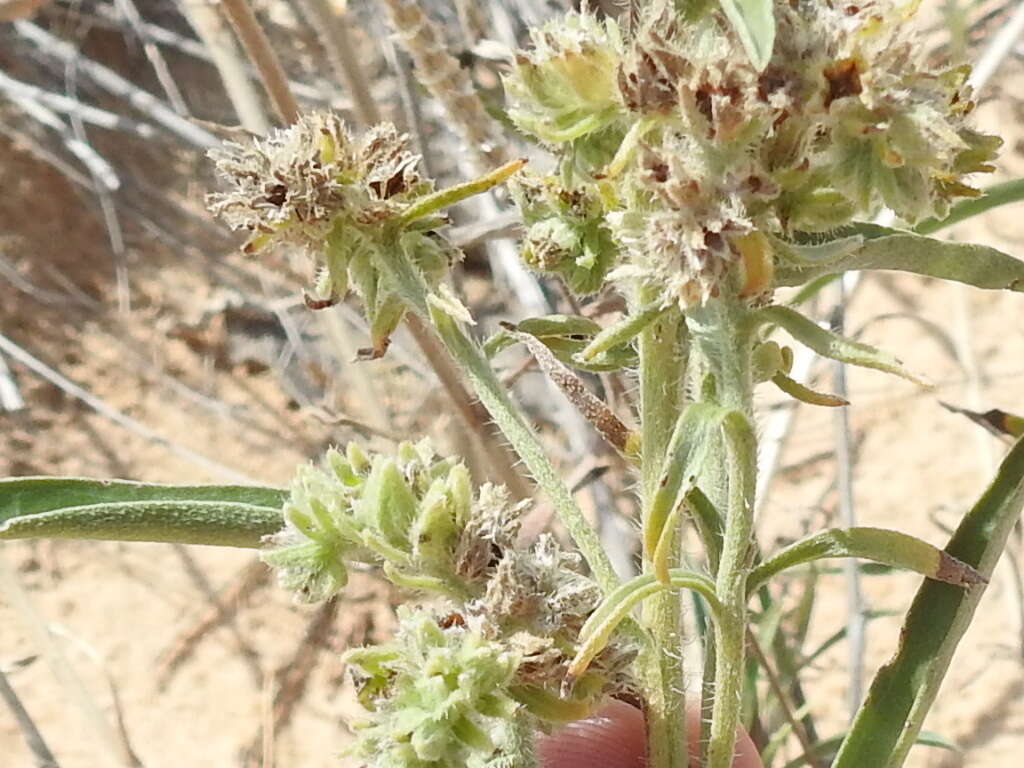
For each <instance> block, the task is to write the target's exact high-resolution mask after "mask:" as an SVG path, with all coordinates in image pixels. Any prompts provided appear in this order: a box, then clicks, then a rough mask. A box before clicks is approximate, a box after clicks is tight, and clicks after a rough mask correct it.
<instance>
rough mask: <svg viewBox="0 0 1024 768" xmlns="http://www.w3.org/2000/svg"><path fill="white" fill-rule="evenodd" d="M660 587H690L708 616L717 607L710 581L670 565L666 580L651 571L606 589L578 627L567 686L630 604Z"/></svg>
mask: <svg viewBox="0 0 1024 768" xmlns="http://www.w3.org/2000/svg"><path fill="white" fill-rule="evenodd" d="M663 589H692V590H694V591H695V592H697V593H698V594H699V595H700V596H701V597H703V598H704V599H705V600H706V601H707V604H708V606H709V608H710V609H711V615H712V617H714V616H716V615H717V614H718V613H719V611H720V603H719V601H718V597H717V596H716V595H715V585H714V582H712V581H711V579H709V578H708V577H707V576H704V575H702V574H699V573H696V572H695V571H690V570H687V569H685V568H673V569H672V570H670V571H669V580H668V583H663V582H661V581H659V580H658V578H657V577H656V576H655V575H654V574H653V573H645V574H643V575H641V576H637V577H635V578H632V579H630V580H629V581H627V582H625V583H624V584H621V585H619V587H618V588H616V589H615V590H614V591H612V592H611V593H609V594H608V596H607V597H605V599H604V600H602V601H601V604H600V605H599V606H597V608H596V609H595V610H594V612H593V613H592V614H591V615H590V618H588V619H587V622H586V623H585V624H584V625H583V628H582V629H581V630H580V635H579V640H580V647H579V650H578V651H577V652H576V656H575V658H573V660H572V663H571V664H570V665H569V669H568V671H567V673H566V685H567V686H568V687H570V688H571V686H572V684H573V681H575V680H576V679H578V678H579V677H580V675H582V674H583V673H584V672H585V671H586V669H587V666H588V665H589V664H590V662H591V661H593V659H594V657H595V656H597V654H599V653H600V652H601V651H602V650H604V648H605V646H606V645H608V639H609V638H610V637H611V636H612V633H613V632H614V631H615V629H616V628H617V627H618V626H619V624H621V623H622V621H623V620H624V619H625V618H626V617H627V616H629V614H630V612H631V611H632V610H633V608H634V607H635V606H636V605H637V604H639V603H640V602H641V601H642V600H645V599H646V598H648V597H651V596H652V595H656V594H658V593H659V592H661V591H662V590H663Z"/></svg>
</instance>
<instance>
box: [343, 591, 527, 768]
mask: <svg viewBox="0 0 1024 768" xmlns="http://www.w3.org/2000/svg"><path fill="white" fill-rule="evenodd" d="M399 620H400V630H399V633H398V636H397V637H396V638H395V640H394V641H393V642H392V643H390V644H388V645H383V646H377V647H373V648H360V649H357V650H354V651H350V652H349V653H348V654H346V661H347V662H348V663H349V664H351V665H353V666H354V667H355V668H356V669H357V680H358V681H359V687H360V699H361V700H362V701H363V704H364V706H366V707H367V708H368V709H369V710H370V711H371V712H372V713H373V718H372V719H371V720H369V721H367V722H366V723H364V724H362V725H361V727H360V725H357V726H356V733H357V736H358V738H357V740H356V742H355V744H354V746H353V749H352V751H353V752H354V753H355V754H356V755H357V756H358V757H360V758H362V759H365V760H368V761H370V762H371V763H372V764H373V765H374V766H377V768H447V767H448V766H452V767H453V768H454V766H460V767H461V766H485V765H486V764H487V762H488V760H489V759H490V758H491V757H492V755H493V754H494V752H495V751H496V750H497V749H499V748H501V747H503V746H504V745H505V744H506V742H508V741H509V740H510V738H511V737H512V734H511V733H509V731H510V729H511V728H512V727H513V722H514V718H515V715H516V712H517V710H519V708H520V705H519V703H518V702H516V701H515V700H514V699H513V698H512V697H511V696H509V694H508V688H509V685H510V684H511V682H512V680H513V677H514V675H515V671H516V668H517V667H518V666H519V663H520V658H519V657H518V656H517V654H516V653H515V651H514V650H512V649H510V648H509V647H508V646H507V645H505V644H503V643H500V642H497V641H494V640H489V639H487V638H486V637H484V636H483V635H482V634H481V633H480V632H478V631H475V630H472V629H470V628H468V627H466V626H465V621H464V620H462V619H458V620H456V619H449V620H447V621H444V620H442V621H441V622H440V623H439V622H438V620H436V619H435V618H434V617H432V616H430V615H429V614H427V613H425V612H413V611H410V610H408V609H399Z"/></svg>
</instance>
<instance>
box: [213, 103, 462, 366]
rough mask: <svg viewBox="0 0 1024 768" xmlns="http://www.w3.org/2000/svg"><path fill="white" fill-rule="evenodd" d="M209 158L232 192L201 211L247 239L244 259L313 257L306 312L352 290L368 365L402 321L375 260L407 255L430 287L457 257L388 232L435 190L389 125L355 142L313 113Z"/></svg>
mask: <svg viewBox="0 0 1024 768" xmlns="http://www.w3.org/2000/svg"><path fill="white" fill-rule="evenodd" d="M210 155H211V157H212V158H213V159H214V160H215V161H216V165H217V171H218V173H219V175H220V176H221V177H222V178H223V179H224V180H225V181H227V182H228V184H229V185H230V189H229V190H228V191H226V192H219V193H215V194H212V195H210V196H209V197H208V200H207V202H208V205H209V207H210V209H211V210H212V211H213V212H214V213H215V214H217V215H219V216H221V217H222V218H223V219H224V220H225V221H226V222H227V223H228V225H229V226H230V227H231V228H232V229H236V230H245V231H248V232H251V233H252V234H251V236H250V238H249V241H248V242H247V244H246V246H245V249H246V251H247V252H250V253H255V252H258V251H261V250H264V249H267V248H271V247H276V246H291V247H293V248H298V249H299V250H301V251H303V252H306V253H309V254H310V255H312V256H313V258H314V262H315V264H316V265H317V268H318V276H317V278H316V280H315V281H314V284H313V290H312V292H311V294H312V295H311V297H310V299H309V303H310V305H311V306H313V307H319V306H327V305H330V304H332V303H334V302H336V301H338V300H340V299H342V298H344V296H345V294H346V293H347V291H348V288H349V286H350V285H352V286H353V287H354V288H355V289H356V291H357V292H358V293H359V294H360V296H361V297H362V299H363V306H364V310H365V312H366V316H367V321H368V322H369V325H370V334H371V341H372V346H371V347H370V349H369V350H367V351H366V352H365V354H364V356H365V357H371V358H372V357H379V356H380V355H382V354H383V353H384V351H385V350H386V349H387V346H388V342H389V338H390V335H391V332H392V331H394V329H395V327H397V325H398V323H399V322H400V321H401V319H402V316H403V315H404V313H405V304H404V302H402V301H401V300H400V299H399V298H398V297H397V296H396V295H395V294H394V293H393V292H392V291H390V290H389V289H388V287H387V286H385V285H384V284H383V281H382V279H381V277H380V275H379V273H378V270H377V267H376V265H375V263H374V257H375V254H376V253H378V252H379V251H380V250H381V249H382V248H387V247H402V248H404V249H405V250H406V251H407V252H408V253H409V255H410V257H411V258H412V259H413V261H414V262H415V263H416V264H417V266H419V267H420V269H421V270H422V271H423V274H424V276H425V277H426V278H427V279H428V281H430V282H431V284H435V283H436V282H437V281H438V280H440V279H441V276H442V275H443V274H444V272H445V270H446V269H447V267H448V265H449V263H450V262H451V260H452V259H454V258H455V256H456V252H455V250H454V249H453V248H451V247H449V246H448V245H447V243H445V242H444V241H443V240H442V239H441V238H440V237H437V236H431V235H428V234H427V232H428V231H429V229H430V227H429V225H428V226H417V227H411V228H407V231H403V232H402V233H395V232H394V231H392V225H393V223H394V222H395V221H396V220H397V219H398V217H399V216H401V214H402V213H403V212H405V211H406V210H408V208H409V206H410V205H411V204H412V203H413V202H415V201H416V200H418V199H420V198H422V197H423V196H424V195H427V194H429V193H430V192H432V191H433V184H432V182H430V181H426V180H424V179H422V178H421V177H420V175H419V173H418V171H417V166H418V164H419V156H418V155H414V154H412V153H411V152H410V151H409V139H408V136H405V135H403V134H400V133H398V131H397V130H396V129H395V127H394V126H392V125H390V124H381V125H377V126H374V127H373V128H371V129H369V130H368V131H367V132H366V133H364V134H362V135H361V136H358V137H355V136H353V135H352V134H350V133H349V131H348V129H347V128H346V126H345V124H344V123H343V122H342V121H341V119H340V118H339V117H337V115H335V114H333V113H330V112H319V113H313V114H308V115H303V116H302V117H301V118H300V119H299V120H298V122H296V123H295V124H294V125H292V126H289V127H288V128H286V129H284V130H279V131H276V132H274V133H273V134H272V135H271V136H270V137H268V138H266V139H263V140H260V139H254V140H253V141H252V142H250V143H248V144H239V143H234V142H230V143H228V144H226V145H225V147H224V148H222V149H217V150H213V151H211V153H210ZM434 223H436V222H434Z"/></svg>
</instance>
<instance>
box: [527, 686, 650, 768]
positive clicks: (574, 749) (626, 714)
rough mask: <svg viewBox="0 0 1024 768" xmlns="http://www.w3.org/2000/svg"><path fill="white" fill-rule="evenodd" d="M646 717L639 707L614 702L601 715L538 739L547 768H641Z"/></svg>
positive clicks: (570, 724)
mask: <svg viewBox="0 0 1024 768" xmlns="http://www.w3.org/2000/svg"><path fill="white" fill-rule="evenodd" d="M644 738H645V737H644V716H643V714H642V713H641V712H640V710H639V709H637V708H636V707H633V706H630V705H629V704H626V703H625V702H622V701H616V700H614V699H613V700H612V701H609V702H608V704H606V705H605V706H604V707H603V708H602V709H601V711H599V712H598V713H597V714H595V715H592V716H591V717H588V718H586V719H584V720H577V721H576V722H574V723H569V724H567V725H566V726H564V727H563V728H560V729H558V730H557V731H555V733H553V734H551V735H550V736H543V737H541V738H540V739H539V741H538V745H537V752H538V754H539V756H540V760H541V765H542V766H544V768H642V766H643V761H644V749H645V744H644Z"/></svg>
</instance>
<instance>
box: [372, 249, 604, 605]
mask: <svg viewBox="0 0 1024 768" xmlns="http://www.w3.org/2000/svg"><path fill="white" fill-rule="evenodd" d="M378 267H379V268H380V269H381V272H382V274H384V275H386V276H387V277H388V279H389V281H390V282H391V284H392V285H393V286H394V289H395V291H396V292H397V293H398V294H399V295H400V296H401V297H402V298H403V299H404V300H405V301H406V302H407V303H408V305H409V310H410V311H413V312H415V313H417V314H418V315H420V316H421V317H422V318H424V319H425V320H427V321H429V322H430V323H431V324H432V325H433V326H434V329H435V330H436V331H437V335H438V336H439V337H440V339H441V341H442V342H443V344H444V346H445V347H446V348H447V350H448V353H449V354H450V355H451V356H452V358H453V359H454V361H455V362H456V363H457V364H458V365H459V367H461V368H462V371H463V373H464V374H465V376H466V378H467V379H468V380H469V383H470V385H471V386H472V388H473V391H474V392H475V393H476V396H477V397H478V398H480V402H481V403H483V405H484V408H486V409H487V412H488V413H490V414H491V418H492V419H494V423H495V424H497V426H498V428H499V429H500V430H501V432H502V434H504V435H505V437H506V438H507V439H508V441H509V442H510V443H511V444H512V448H513V449H515V452H516V453H517V454H518V455H519V457H520V458H521V459H522V460H523V463H524V464H525V465H526V468H527V469H528V470H529V471H530V473H531V474H532V475H533V477H534V479H535V480H536V481H537V484H538V485H539V486H540V487H541V488H542V489H543V490H544V492H545V493H547V495H548V497H549V498H550V500H551V503H552V505H553V506H554V508H555V512H556V513H557V514H558V516H559V519H560V520H561V521H562V524H563V525H564V526H565V528H566V530H567V531H568V532H569V535H570V536H571V537H572V539H573V541H574V542H575V544H576V547H577V548H578V549H579V551H580V554H582V555H583V557H584V559H585V560H586V561H587V565H589V566H590V570H591V571H592V572H593V574H594V578H595V579H596V580H597V583H598V585H600V587H601V589H602V591H604V592H605V594H607V593H608V592H610V591H611V590H613V589H615V587H617V586H618V584H619V578H618V576H617V575H616V573H615V570H614V569H613V568H612V564H611V561H610V560H609V559H608V555H607V553H605V551H604V548H603V547H602V546H601V540H600V538H599V537H598V535H597V531H596V530H595V529H594V527H593V526H592V525H591V524H590V523H589V522H588V521H587V519H586V517H584V515H583V512H582V511H581V510H580V508H579V506H577V504H576V502H575V500H574V499H573V498H572V494H571V493H570V492H569V489H568V488H567V487H566V485H565V483H564V482H562V479H561V477H559V475H558V473H557V472H556V471H555V468H554V466H553V465H552V464H551V460H550V459H549V458H548V456H547V453H546V452H545V451H544V447H543V446H542V445H541V443H540V441H539V440H538V439H537V436H536V435H535V434H534V433H533V430H532V429H530V427H529V425H528V423H527V421H526V419H525V418H524V417H523V416H522V414H521V413H520V412H519V409H518V408H517V407H516V406H515V405H513V403H512V400H511V399H510V398H509V396H508V393H507V392H506V391H505V387H504V386H503V385H502V383H501V382H500V381H499V380H498V377H497V375H495V373H494V370H493V369H492V368H491V365H490V363H489V362H488V361H487V358H486V357H485V356H484V354H483V352H482V351H481V349H480V346H479V345H478V344H477V343H476V342H474V341H473V340H471V339H470V338H469V337H468V336H467V335H466V334H465V333H464V332H463V331H462V328H461V327H460V325H459V323H458V321H457V320H455V319H454V318H453V317H452V316H451V315H450V314H448V312H447V311H445V310H444V309H440V308H439V307H438V306H437V305H436V302H435V304H432V302H431V299H430V295H431V292H430V289H429V288H428V287H427V284H426V282H425V281H424V279H423V275H422V274H421V273H420V272H419V270H418V269H417V268H416V267H415V266H414V265H413V264H412V263H411V262H410V261H409V258H408V256H407V255H406V254H405V253H404V251H403V250H402V248H401V247H400V246H399V245H398V244H397V242H396V243H395V247H393V248H391V249H388V251H387V252H386V253H385V252H381V253H380V254H379V260H378Z"/></svg>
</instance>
